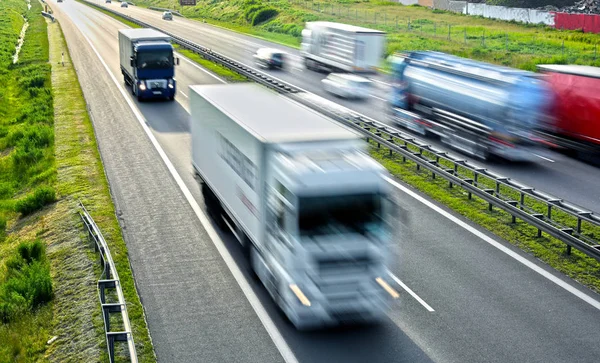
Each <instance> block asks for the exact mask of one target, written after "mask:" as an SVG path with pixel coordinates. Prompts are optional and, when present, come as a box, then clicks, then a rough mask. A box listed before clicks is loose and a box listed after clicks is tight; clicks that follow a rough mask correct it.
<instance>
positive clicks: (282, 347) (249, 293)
mask: <svg viewBox="0 0 600 363" xmlns="http://www.w3.org/2000/svg"><path fill="white" fill-rule="evenodd" d="M81 35H82V36H83V37H84V38H85V39H86V40H87V42H88V44H89V45H90V47H91V48H92V50H93V51H94V53H96V56H97V57H98V59H99V60H100V62H101V63H102V65H103V66H104V68H105V69H106V71H107V72H108V74H109V75H110V77H111V79H112V80H113V82H114V83H115V85H116V86H117V88H118V89H119V91H120V92H121V94H122V95H123V98H124V99H125V101H126V102H127V104H128V105H129V107H130V108H131V111H132V112H133V114H134V115H135V117H136V119H137V120H138V122H139V123H140V125H141V126H142V128H143V129H144V132H145V133H146V135H147V136H148V138H149V139H150V142H152V145H153V146H154V148H155V149H156V151H157V152H158V154H159V155H160V157H161V159H162V160H163V162H164V163H165V165H166V166H167V169H169V172H170V173H171V176H172V177H173V179H175V182H176V183H177V185H178V186H179V189H181V191H182V192H183V195H184V196H185V198H186V199H187V201H188V203H189V204H190V206H191V207H192V210H193V211H194V213H195V214H196V217H198V220H200V223H202V226H203V227H204V229H205V230H206V233H207V234H208V235H209V237H210V238H211V240H212V241H213V244H214V245H215V247H216V248H217V250H218V251H219V254H220V255H221V258H222V259H223V261H224V262H225V264H226V265H227V267H228V268H229V270H230V271H231V274H232V275H233V277H234V278H235V280H236V282H237V283H238V285H239V287H240V289H241V290H242V292H243V293H244V296H246V299H247V300H248V302H249V303H250V305H251V306H252V309H254V312H255V313H256V315H257V316H258V318H259V320H260V321H261V323H262V324H263V326H264V327H265V330H266V331H267V334H269V336H270V337H271V340H272V341H273V343H274V344H275V347H276V348H277V350H278V351H279V353H280V354H281V356H282V357H283V359H284V360H285V361H286V362H287V363H298V360H297V359H296V356H295V355H294V353H293V352H292V350H291V349H290V347H289V346H288V344H287V342H286V341H285V339H284V338H283V336H282V335H281V333H280V332H279V330H278V329H277V327H276V326H275V323H274V322H273V320H271V317H270V316H269V314H268V313H267V311H266V310H265V308H264V307H263V306H262V304H261V303H260V300H259V299H258V296H256V294H255V293H254V291H253V290H252V287H251V286H250V284H249V283H248V281H246V279H245V278H244V275H243V274H242V271H241V270H240V268H239V267H238V265H237V264H236V263H235V261H234V259H233V257H231V254H229V251H227V248H226V247H225V245H224V244H223V241H222V240H221V238H220V237H219V235H218V234H217V232H216V231H215V229H214V228H213V226H212V225H211V224H210V221H209V220H208V218H207V217H206V215H205V214H204V213H203V212H202V209H200V206H199V205H198V202H196V200H195V199H194V196H193V195H192V193H191V192H190V190H189V189H188V188H187V186H186V185H185V183H184V182H183V179H181V176H179V173H178V172H177V170H176V169H175V166H173V164H172V163H171V161H170V160H169V158H168V156H167V154H166V153H165V152H164V150H163V149H162V147H161V146H160V144H159V143H158V141H157V140H156V138H155V137H154V135H153V134H152V131H151V130H150V128H149V127H148V125H147V124H146V121H145V120H144V117H143V116H142V114H141V113H140V112H139V110H138V109H137V107H136V106H135V104H134V103H133V101H132V100H131V99H130V98H129V97H128V94H127V92H125V90H124V89H123V87H122V86H121V84H120V83H119V82H118V81H117V79H116V78H115V76H114V75H113V73H112V72H111V71H110V68H109V67H108V65H107V64H106V63H105V62H104V59H102V56H100V53H99V52H98V51H97V50H96V47H94V45H93V44H92V42H91V41H90V39H89V38H88V37H87V36H86V35H85V34H83V32H82V33H81Z"/></svg>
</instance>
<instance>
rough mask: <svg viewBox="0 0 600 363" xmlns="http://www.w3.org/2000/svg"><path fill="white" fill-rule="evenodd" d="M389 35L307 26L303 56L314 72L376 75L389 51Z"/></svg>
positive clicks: (346, 27) (341, 26)
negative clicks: (387, 44)
mask: <svg viewBox="0 0 600 363" xmlns="http://www.w3.org/2000/svg"><path fill="white" fill-rule="evenodd" d="M385 35H386V33H385V32H382V31H380V30H373V29H368V28H362V27H358V26H353V25H348V24H340V23H332V22H327V21H314V22H307V23H306V27H305V29H304V30H302V45H301V52H302V53H301V54H302V57H303V58H304V64H305V66H306V68H308V69H310V70H316V71H319V70H321V69H327V70H330V71H344V72H352V73H371V72H376V71H377V68H378V67H379V66H380V64H381V61H382V58H383V54H384V50H385Z"/></svg>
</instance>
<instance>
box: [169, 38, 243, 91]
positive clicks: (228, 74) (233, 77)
mask: <svg viewBox="0 0 600 363" xmlns="http://www.w3.org/2000/svg"><path fill="white" fill-rule="evenodd" d="M173 47H174V48H175V50H176V51H177V52H178V53H179V54H181V55H184V56H185V57H187V58H189V59H190V60H192V61H194V62H196V63H198V64H199V65H200V66H201V67H202V68H204V69H207V70H209V71H211V72H212V73H214V74H216V75H217V76H220V77H222V78H224V79H225V80H226V81H227V82H244V81H247V80H248V79H247V78H246V77H244V76H242V75H241V74H239V73H236V72H234V71H232V70H231V69H229V68H227V67H224V66H222V65H220V64H217V63H214V62H211V61H209V60H208V59H204V58H202V56H201V55H199V54H197V53H194V52H192V51H191V50H187V49H181V47H180V46H179V45H177V44H174V45H173Z"/></svg>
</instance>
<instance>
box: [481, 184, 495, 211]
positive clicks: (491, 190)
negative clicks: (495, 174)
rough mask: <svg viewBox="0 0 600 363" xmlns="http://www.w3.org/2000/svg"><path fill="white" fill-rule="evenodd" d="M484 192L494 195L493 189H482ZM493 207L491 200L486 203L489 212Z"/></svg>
mask: <svg viewBox="0 0 600 363" xmlns="http://www.w3.org/2000/svg"><path fill="white" fill-rule="evenodd" d="M483 191H484V192H486V193H488V194H489V195H494V189H484V190H483ZM492 209H493V205H492V202H489V203H488V210H489V211H490V212H491V211H492Z"/></svg>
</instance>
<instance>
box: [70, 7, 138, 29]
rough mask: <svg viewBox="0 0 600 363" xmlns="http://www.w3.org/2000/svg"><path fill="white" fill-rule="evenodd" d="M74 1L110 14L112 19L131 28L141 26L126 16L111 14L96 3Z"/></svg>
mask: <svg viewBox="0 0 600 363" xmlns="http://www.w3.org/2000/svg"><path fill="white" fill-rule="evenodd" d="M75 1H77V2H80V3H82V4H85V5H87V6H91V7H93V8H94V9H96V10H98V11H100V12H102V13H104V14H106V15H108V16H110V17H111V18H113V19H116V20H118V21H120V22H121V23H123V24H125V25H127V26H129V27H131V28H141V26H139V25H137V24H136V23H134V22H131V21H129V20H127V19H126V18H124V17H122V16H119V15H116V14H113V13H111V12H110V11H107V10H105V9H103V8H102V7H100V6H98V5H96V4H92V3H88V2H86V1H82V0H75Z"/></svg>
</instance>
